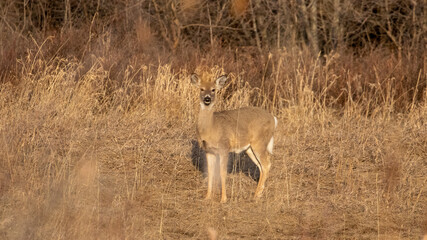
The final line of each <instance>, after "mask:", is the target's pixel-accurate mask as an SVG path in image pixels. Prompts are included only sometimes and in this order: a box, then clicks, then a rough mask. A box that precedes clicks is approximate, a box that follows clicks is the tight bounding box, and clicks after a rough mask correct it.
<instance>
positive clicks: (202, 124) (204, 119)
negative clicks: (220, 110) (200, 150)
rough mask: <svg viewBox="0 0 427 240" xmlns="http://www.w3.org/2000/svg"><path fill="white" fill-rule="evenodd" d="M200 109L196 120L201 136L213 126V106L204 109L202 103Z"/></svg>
mask: <svg viewBox="0 0 427 240" xmlns="http://www.w3.org/2000/svg"><path fill="white" fill-rule="evenodd" d="M200 105H201V108H200V112H199V119H198V123H197V125H198V129H199V133H201V134H203V133H204V132H206V130H207V129H209V128H211V127H212V125H213V120H214V117H213V113H214V110H213V109H214V108H213V106H212V105H211V106H209V107H206V106H204V105H203V103H201V104H200Z"/></svg>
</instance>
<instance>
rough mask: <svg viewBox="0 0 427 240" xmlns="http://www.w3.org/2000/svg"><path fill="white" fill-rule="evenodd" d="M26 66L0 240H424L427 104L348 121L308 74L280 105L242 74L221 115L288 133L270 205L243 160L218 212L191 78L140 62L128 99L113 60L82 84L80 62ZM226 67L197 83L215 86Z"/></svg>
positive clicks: (11, 116) (5, 91) (5, 140)
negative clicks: (237, 112)
mask: <svg viewBox="0 0 427 240" xmlns="http://www.w3.org/2000/svg"><path fill="white" fill-rule="evenodd" d="M22 61H23V62H22V63H21V64H22V66H23V67H22V74H21V76H22V79H20V80H21V81H20V83H19V84H18V85H13V84H11V83H10V82H6V83H4V84H2V85H1V86H0V142H1V143H0V239H208V238H209V236H212V234H213V235H215V234H217V235H218V239H421V238H422V236H423V235H424V234H426V231H427V102H426V99H427V98H426V94H427V93H426V92H424V93H423V95H424V96H423V99H424V100H422V101H420V102H419V103H414V102H413V104H412V105H411V106H410V107H409V110H408V111H406V112H403V113H398V112H396V111H392V110H391V109H393V100H390V101H384V102H385V103H384V104H382V105H374V106H373V107H372V111H370V112H369V114H367V113H365V112H364V110H363V109H364V108H363V107H362V106H361V105H360V104H359V103H357V102H352V101H351V99H350V98H349V100H348V101H347V103H346V104H345V107H344V108H343V110H342V111H338V110H336V109H334V108H332V107H328V106H327V105H326V104H325V103H324V102H322V101H320V100H319V99H317V98H316V97H315V94H314V93H313V91H312V90H310V89H311V88H310V85H309V80H310V78H311V77H312V76H311V75H309V74H307V73H306V72H304V71H303V69H302V70H301V69H296V70H295V71H296V76H297V78H296V79H295V82H296V84H295V85H293V86H294V87H295V88H294V89H292V91H291V90H289V92H288V93H289V94H288V95H286V94H276V92H274V93H272V94H273V95H274V96H273V98H274V103H275V104H274V105H272V104H271V101H268V100H265V99H268V98H263V97H262V94H260V93H259V89H257V88H254V87H251V86H250V85H248V84H245V79H242V75H241V74H240V72H233V73H231V75H230V76H231V79H232V81H233V84H234V85H235V86H237V88H236V89H237V90H234V91H231V90H230V91H231V92H230V91H229V92H228V93H227V94H228V95H227V97H222V99H224V100H223V102H222V103H221V104H219V106H217V107H218V109H231V108H236V107H240V106H246V105H252V104H253V103H254V102H253V101H252V100H251V96H252V97H253V96H254V94H255V95H257V96H260V95H261V97H259V99H261V100H259V101H258V105H259V106H262V107H264V108H267V109H269V110H270V111H271V112H273V113H274V114H275V115H276V116H277V117H278V119H279V125H278V129H277V131H276V133H275V146H274V155H273V157H272V168H271V174H270V176H269V178H268V179H267V182H266V189H265V192H264V195H263V197H261V198H260V199H259V200H258V201H255V200H254V199H253V193H254V191H255V188H256V184H257V182H256V180H257V176H258V174H259V172H258V170H256V169H255V166H254V164H253V163H251V162H250V160H248V158H247V156H245V155H241V156H231V161H230V164H229V172H230V174H229V175H228V182H227V193H228V198H229V201H228V202H227V203H225V204H220V203H219V192H218V190H217V191H216V193H215V197H214V200H212V201H205V200H204V199H203V197H204V195H205V193H206V189H207V184H206V179H205V175H204V162H203V154H202V152H201V150H200V149H199V148H198V145H197V143H196V141H195V140H196V131H195V126H196V118H197V112H198V108H199V103H198V100H197V98H198V96H197V93H198V89H194V88H193V87H192V86H191V84H190V80H189V76H190V72H187V71H186V70H185V69H182V70H178V71H177V70H173V69H172V68H171V67H170V65H168V64H167V63H165V64H159V65H158V66H155V67H154V66H152V65H138V64H134V65H133V64H132V63H131V64H129V66H128V67H127V69H128V70H126V72H125V74H124V76H125V77H124V79H122V83H121V84H120V86H119V87H111V82H109V81H108V75H109V71H110V69H107V68H105V67H104V66H103V64H102V62H103V59H102V58H96V57H93V60H92V61H91V62H92V64H91V65H90V66H89V67H87V69H88V70H87V71H85V72H83V73H82V72H81V71H80V69H81V68H82V66H81V63H79V62H78V61H77V60H73V59H62V58H54V59H51V60H50V61H45V60H43V58H41V57H37V56H35V55H31V53H30V54H29V55H28V57H27V58H26V59H23V60H22ZM296 65H298V64H296ZM222 67H223V66H221V65H220V64H219V65H218V66H216V67H211V68H210V67H209V68H206V67H203V66H201V65H200V66H198V69H197V71H207V72H210V73H211V74H212V75H216V74H219V73H221V72H223V71H224V70H223V68H222ZM40 69H42V70H40ZM300 70H301V71H300ZM325 74H328V73H325ZM423 74H425V73H423ZM136 76H142V77H136ZM331 78H332V77H331ZM76 79H78V81H77V80H76ZM106 79H107V80H106ZM420 79H421V81H425V79H426V78H425V76H421V77H420ZM272 84H278V83H272ZM285 87H286V86H285ZM322 87H323V88H325V89H326V88H327V87H328V84H327V83H325V85H324V86H322ZM282 88H283V85H281V86H280V85H277V91H278V92H279V91H285V90H280V89H282ZM224 92H227V90H226V91H224ZM291 92H292V93H294V94H293V95H292V94H290V93H291ZM283 93H285V92H283ZM390 94H393V91H392V90H390V89H388V90H387V89H385V90H384V95H385V98H387V96H390ZM283 96H288V97H283ZM262 99H264V100H262ZM390 99H392V98H390Z"/></svg>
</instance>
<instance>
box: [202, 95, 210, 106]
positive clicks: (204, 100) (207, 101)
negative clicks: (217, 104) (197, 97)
mask: <svg viewBox="0 0 427 240" xmlns="http://www.w3.org/2000/svg"><path fill="white" fill-rule="evenodd" d="M203 102H204V103H205V105H206V106H207V105H209V104H211V102H212V99H211V97H210V96H206V97H205V98H203Z"/></svg>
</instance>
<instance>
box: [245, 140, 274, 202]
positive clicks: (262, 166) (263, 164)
mask: <svg viewBox="0 0 427 240" xmlns="http://www.w3.org/2000/svg"><path fill="white" fill-rule="evenodd" d="M246 153H247V154H248V156H249V157H250V158H251V160H252V161H253V162H254V163H255V165H257V166H258V168H259V172H260V176H259V180H258V186H257V188H256V190H255V197H256V198H257V197H260V196H261V195H262V192H263V190H264V184H265V181H266V180H267V177H268V172H269V171H270V167H271V163H270V156H269V155H268V154H267V152H266V151H256V150H254V149H253V148H252V147H250V148H249V149H248V150H247V151H246ZM260 153H262V154H260Z"/></svg>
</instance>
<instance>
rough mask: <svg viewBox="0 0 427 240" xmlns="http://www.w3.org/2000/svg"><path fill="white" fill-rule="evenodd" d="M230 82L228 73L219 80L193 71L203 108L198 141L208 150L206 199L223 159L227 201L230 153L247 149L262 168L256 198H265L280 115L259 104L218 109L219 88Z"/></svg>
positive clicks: (223, 188) (199, 122) (222, 183)
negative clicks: (215, 107)
mask: <svg viewBox="0 0 427 240" xmlns="http://www.w3.org/2000/svg"><path fill="white" fill-rule="evenodd" d="M227 81H228V76H227V75H222V76H220V77H218V78H217V79H215V80H213V79H210V77H209V76H207V75H206V74H205V75H202V77H199V75H197V74H196V73H193V74H191V83H192V84H194V85H196V86H198V87H199V88H200V95H199V100H200V111H199V115H198V120H197V140H198V142H199V145H200V146H201V148H202V149H203V150H204V152H205V153H206V161H207V173H208V191H207V193H206V197H205V199H206V200H209V199H211V198H212V184H213V177H214V166H215V164H217V163H218V162H217V161H219V166H220V179H221V203H225V202H227V194H226V184H225V182H226V177H227V165H228V154H229V153H230V152H234V153H241V152H243V151H245V152H246V154H247V155H248V156H249V158H250V159H251V160H252V161H253V162H254V163H255V165H256V166H257V167H258V169H259V170H260V177H259V180H258V185H257V188H256V190H255V195H254V198H255V199H258V198H260V197H261V195H262V192H263V190H264V184H265V181H266V179H267V177H268V173H269V171H270V167H271V163H270V155H269V154H273V144H274V137H273V135H274V131H275V129H276V127H277V122H278V121H277V118H276V117H275V116H273V115H272V114H270V113H269V112H267V111H266V110H264V109H262V108H259V107H242V108H238V109H234V110H224V111H214V106H215V103H216V102H217V98H216V94H217V91H219V90H220V89H222V88H223V86H224V85H225V84H226V82H227Z"/></svg>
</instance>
